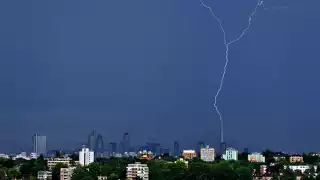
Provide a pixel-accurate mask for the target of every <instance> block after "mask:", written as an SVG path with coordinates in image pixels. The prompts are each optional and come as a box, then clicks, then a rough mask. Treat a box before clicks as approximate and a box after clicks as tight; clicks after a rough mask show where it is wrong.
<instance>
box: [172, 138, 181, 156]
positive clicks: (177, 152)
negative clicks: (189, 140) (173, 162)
mask: <svg viewBox="0 0 320 180" xmlns="http://www.w3.org/2000/svg"><path fill="white" fill-rule="evenodd" d="M173 155H174V156H180V147H179V143H178V141H175V142H174V143H173Z"/></svg>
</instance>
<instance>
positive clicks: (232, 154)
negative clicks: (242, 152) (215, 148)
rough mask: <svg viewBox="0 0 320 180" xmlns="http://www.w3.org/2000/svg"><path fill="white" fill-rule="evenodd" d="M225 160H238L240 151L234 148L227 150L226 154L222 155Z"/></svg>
mask: <svg viewBox="0 0 320 180" xmlns="http://www.w3.org/2000/svg"><path fill="white" fill-rule="evenodd" d="M222 159H224V160H235V161H237V160H238V150H236V149H233V148H227V149H226V153H225V154H223V155H222Z"/></svg>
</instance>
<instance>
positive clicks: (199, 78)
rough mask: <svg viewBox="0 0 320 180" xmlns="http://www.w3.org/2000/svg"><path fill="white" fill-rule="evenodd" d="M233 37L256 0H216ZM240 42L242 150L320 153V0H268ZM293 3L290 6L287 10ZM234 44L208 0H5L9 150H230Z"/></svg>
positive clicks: (2, 74) (0, 103)
mask: <svg viewBox="0 0 320 180" xmlns="http://www.w3.org/2000/svg"><path fill="white" fill-rule="evenodd" d="M204 2H205V3H207V4H208V5H210V6H212V8H213V10H214V11H215V12H216V13H217V15H218V16H219V17H220V18H221V19H222V21H223V24H224V26H225V28H226V31H227V33H228V39H229V40H232V39H234V38H235V37H236V36H238V35H239V33H241V31H242V30H243V29H244V28H245V27H246V26H247V21H248V16H249V15H250V13H251V12H252V10H253V8H254V7H255V5H256V1H255V0H241V1H239V0H204ZM264 4H265V7H267V8H269V11H264V10H263V8H260V9H258V11H257V13H256V15H255V16H254V18H253V21H252V26H251V29H250V30H249V31H248V33H247V34H246V35H245V36H244V37H243V38H242V39H241V40H240V41H238V42H237V43H235V44H233V45H232V46H230V56H229V58H230V62H229V66H228V72H227V75H226V78H225V84H224V86H223V90H222V92H221V96H220V97H219V100H218V105H219V106H220V110H221V112H222V113H223V118H224V120H225V121H224V122H225V139H226V141H227V143H228V144H229V145H230V146H234V147H237V148H239V149H242V148H244V147H248V148H249V150H259V149H262V148H271V149H273V150H286V151H290V152H295V151H320V144H319V143H318V136H319V135H318V129H319V127H320V121H319V118H320V114H319V101H320V95H319V92H320V85H319V81H320V79H319V78H320V71H319V68H320V61H319V50H320V49H319V43H318V42H319V41H320V35H319V32H320V25H319V23H320V11H319V5H320V2H319V1H317V0H307V1H302V0H290V1H289V0H287V1H286V0H265V2H264ZM285 6H287V7H288V8H286V9H284V8H282V7H285ZM224 53H225V49H224V46H223V38H222V32H221V30H220V29H219V24H218V22H217V21H216V20H215V19H214V18H213V17H212V16H211V15H210V13H209V11H208V10H207V9H205V8H204V7H202V6H201V4H200V2H199V1H198V0H161V1H160V0H158V1H151V0H135V1H130V0H126V1H125V0H117V1H112V0H99V1H98V0H97V1H94V0H90V1H84V0H68V1H62V0H61V1H47V0H45V1H40V0H34V1H14V0H7V1H0V82H1V88H0V120H1V131H0V151H1V152H4V151H18V150H19V148H28V147H30V146H31V142H32V141H31V136H32V135H33V134H34V133H40V134H44V135H47V137H48V144H49V148H72V147H78V146H79V144H81V143H84V142H86V141H87V135H88V134H89V133H90V132H91V131H92V130H93V129H95V130H97V131H98V132H99V133H101V134H102V135H103V137H104V141H105V142H110V141H116V142H119V141H120V139H121V138H122V135H123V133H124V132H129V134H130V136H131V140H132V144H136V145H139V144H144V143H145V141H156V142H159V143H161V144H162V145H163V146H165V147H170V148H172V146H173V141H174V140H179V141H180V142H181V146H183V147H192V146H195V144H196V143H197V141H205V142H207V143H209V144H212V145H213V146H214V147H218V143H219V119H218V116H217V114H216V113H215V111H214V109H213V108H212V97H213V96H214V95H215V93H216V91H217V88H218V86H219V82H220V78H221V75H222V70H223V65H224V60H225V59H224V58H225V57H224V56H225V54H224Z"/></svg>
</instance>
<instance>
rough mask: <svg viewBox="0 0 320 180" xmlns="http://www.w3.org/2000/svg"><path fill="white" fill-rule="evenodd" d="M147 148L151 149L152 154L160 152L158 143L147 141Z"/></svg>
mask: <svg viewBox="0 0 320 180" xmlns="http://www.w3.org/2000/svg"><path fill="white" fill-rule="evenodd" d="M147 148H148V150H149V151H151V152H152V153H153V154H157V153H158V154H159V153H160V144H159V143H150V142H147Z"/></svg>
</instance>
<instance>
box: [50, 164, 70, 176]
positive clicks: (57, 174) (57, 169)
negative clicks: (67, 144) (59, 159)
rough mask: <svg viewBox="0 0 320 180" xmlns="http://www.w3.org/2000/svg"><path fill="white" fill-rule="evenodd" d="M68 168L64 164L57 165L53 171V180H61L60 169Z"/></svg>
mask: <svg viewBox="0 0 320 180" xmlns="http://www.w3.org/2000/svg"><path fill="white" fill-rule="evenodd" d="M67 167H68V166H67V165H66V164H64V163H57V164H56V165H55V166H54V168H53V169H52V180H59V179H60V169H61V168H67Z"/></svg>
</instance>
